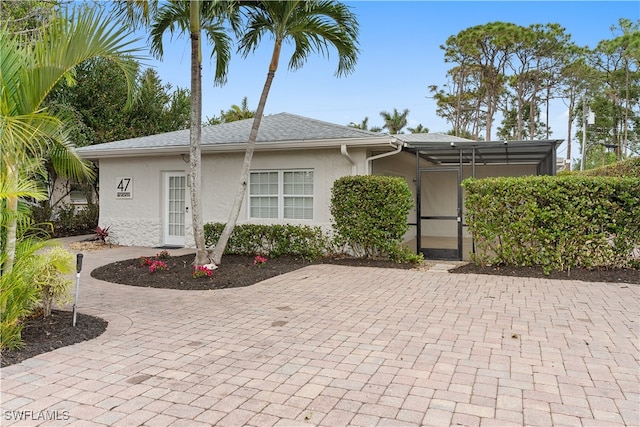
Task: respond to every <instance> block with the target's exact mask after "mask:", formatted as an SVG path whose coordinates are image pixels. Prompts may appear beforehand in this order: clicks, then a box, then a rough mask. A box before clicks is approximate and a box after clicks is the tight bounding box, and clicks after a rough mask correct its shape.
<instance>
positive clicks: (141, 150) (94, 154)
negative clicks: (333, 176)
mask: <svg viewBox="0 0 640 427" xmlns="http://www.w3.org/2000/svg"><path fill="white" fill-rule="evenodd" d="M385 136H386V135H381V136H380V137H378V136H375V137H367V138H344V139H321V140H297V141H270V142H258V143H256V148H255V151H280V150H308V149H326V148H336V147H340V146H341V145H345V144H346V145H348V146H350V147H378V146H387V145H388V144H389V138H388V137H385ZM246 147H247V143H246V142H241V143H227V144H203V145H202V146H201V151H202V153H203V154H207V153H221V152H223V153H234V152H244V151H245V149H246ZM188 153H189V146H188V145H176V146H168V147H136V148H120V149H119V148H109V149H104V150H101V149H95V150H88V151H84V152H83V151H82V150H79V151H78V154H79V155H80V157H81V158H83V159H86V160H99V159H106V158H123V157H145V156H169V155H174V154H188Z"/></svg>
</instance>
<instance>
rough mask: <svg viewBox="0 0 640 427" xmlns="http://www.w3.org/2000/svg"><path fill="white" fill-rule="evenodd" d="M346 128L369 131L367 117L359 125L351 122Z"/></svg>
mask: <svg viewBox="0 0 640 427" xmlns="http://www.w3.org/2000/svg"><path fill="white" fill-rule="evenodd" d="M347 126H349V127H351V128H356V129H362V130H369V117H365V118H364V119H362V121H361V122H360V123H355V122H351V123H349V124H348V125H347Z"/></svg>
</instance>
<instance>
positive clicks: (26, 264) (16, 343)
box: [0, 237, 45, 351]
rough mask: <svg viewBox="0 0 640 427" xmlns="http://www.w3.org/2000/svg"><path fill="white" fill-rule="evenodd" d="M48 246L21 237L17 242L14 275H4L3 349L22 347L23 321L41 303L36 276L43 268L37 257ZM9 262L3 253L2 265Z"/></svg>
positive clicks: (0, 307)
mask: <svg viewBox="0 0 640 427" xmlns="http://www.w3.org/2000/svg"><path fill="white" fill-rule="evenodd" d="M44 246H45V243H44V242H43V241H41V240H38V239H37V238H35V237H20V238H19V239H18V241H17V243H16V258H15V263H14V264H13V269H12V270H11V272H6V271H4V272H3V273H2V275H0V349H2V350H3V351H4V350H5V349H13V348H18V347H21V346H22V337H21V333H22V328H23V326H24V325H23V323H22V320H23V319H24V318H25V317H26V316H28V315H30V314H31V313H32V311H33V309H34V307H35V306H36V305H37V303H38V300H39V294H38V289H37V288H36V287H35V286H33V277H34V275H35V273H36V271H38V270H39V269H40V268H41V267H43V265H42V258H41V257H39V256H38V255H37V252H38V251H40V250H41V249H42V248H43V247H44ZM6 259H7V255H6V253H5V252H0V265H3V264H4V262H5V261H6Z"/></svg>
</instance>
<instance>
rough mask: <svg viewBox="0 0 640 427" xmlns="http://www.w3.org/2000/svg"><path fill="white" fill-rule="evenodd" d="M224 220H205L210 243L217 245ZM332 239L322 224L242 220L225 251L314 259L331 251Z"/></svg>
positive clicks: (205, 233)
mask: <svg viewBox="0 0 640 427" xmlns="http://www.w3.org/2000/svg"><path fill="white" fill-rule="evenodd" d="M223 228H224V224H222V223H219V222H217V223H212V224H205V226H204V235H205V243H206V245H207V247H212V246H215V244H216V243H217V241H218V239H219V238H220V234H222V230H223ZM327 242H328V239H327V238H326V237H325V235H324V233H323V232H322V229H321V228H320V227H310V226H308V225H291V224H274V225H262V224H241V225H237V226H236V227H235V229H234V230H233V233H231V237H230V238H229V242H228V243H227V247H226V249H225V251H224V253H225V254H235V255H256V254H260V255H267V256H270V257H279V256H282V255H292V256H298V257H301V258H304V259H309V260H314V259H318V258H320V257H322V256H323V255H324V254H325V253H326V252H327V251H328V244H327Z"/></svg>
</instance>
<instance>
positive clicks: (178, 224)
mask: <svg viewBox="0 0 640 427" xmlns="http://www.w3.org/2000/svg"><path fill="white" fill-rule="evenodd" d="M186 188H187V177H186V176H185V174H184V173H183V172H166V173H165V174H164V221H163V222H164V227H163V228H164V244H165V245H176V246H184V219H185V213H186V203H185V200H186V192H187V189H186Z"/></svg>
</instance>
